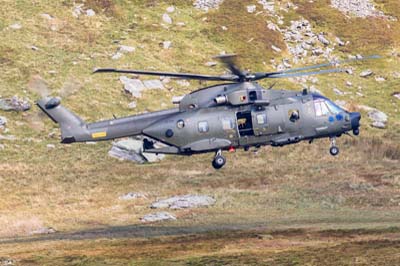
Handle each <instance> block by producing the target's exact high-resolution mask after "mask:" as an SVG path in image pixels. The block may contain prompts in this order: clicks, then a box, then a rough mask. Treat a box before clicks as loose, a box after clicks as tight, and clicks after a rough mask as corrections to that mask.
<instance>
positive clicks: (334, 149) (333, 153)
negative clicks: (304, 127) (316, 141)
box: [329, 138, 339, 156]
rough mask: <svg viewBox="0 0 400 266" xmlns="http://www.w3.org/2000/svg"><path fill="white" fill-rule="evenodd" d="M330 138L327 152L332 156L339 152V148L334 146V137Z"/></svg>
mask: <svg viewBox="0 0 400 266" xmlns="http://www.w3.org/2000/svg"><path fill="white" fill-rule="evenodd" d="M330 140H331V148H330V149H329V152H330V154H331V155H332V156H336V155H338V154H339V148H338V147H337V146H336V138H330Z"/></svg>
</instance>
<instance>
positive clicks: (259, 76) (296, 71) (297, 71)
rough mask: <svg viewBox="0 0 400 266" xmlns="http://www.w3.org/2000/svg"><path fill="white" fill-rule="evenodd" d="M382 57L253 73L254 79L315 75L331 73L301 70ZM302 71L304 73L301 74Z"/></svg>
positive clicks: (376, 56) (374, 57) (372, 56)
mask: <svg viewBox="0 0 400 266" xmlns="http://www.w3.org/2000/svg"><path fill="white" fill-rule="evenodd" d="M380 58H382V57H381V56H379V55H371V56H366V57H363V58H354V59H347V60H342V61H333V62H329V63H324V64H318V65H313V66H307V67H301V68H293V69H289V70H284V71H276V72H264V73H263V72H259V73H255V78H254V80H260V79H265V78H276V77H279V78H283V77H299V76H306V75H316V74H324V73H331V72H326V71H321V72H320V71H317V72H303V71H305V70H312V69H318V68H325V67H330V66H336V65H340V64H345V63H350V62H354V61H362V60H368V59H380ZM334 72H342V71H336V70H334V71H333V73H334ZM291 73H293V75H284V74H291ZM302 73H304V74H302Z"/></svg>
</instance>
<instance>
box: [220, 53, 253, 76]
mask: <svg viewBox="0 0 400 266" xmlns="http://www.w3.org/2000/svg"><path fill="white" fill-rule="evenodd" d="M236 57H237V55H235V54H227V55H219V56H215V57H214V58H215V59H218V60H220V61H221V62H222V63H223V64H225V66H226V67H227V68H228V69H229V71H231V73H232V74H233V75H236V76H238V77H239V78H241V79H243V78H244V77H245V76H246V73H245V72H244V71H242V70H241V69H240V68H239V67H238V66H237V65H236V64H235V59H236Z"/></svg>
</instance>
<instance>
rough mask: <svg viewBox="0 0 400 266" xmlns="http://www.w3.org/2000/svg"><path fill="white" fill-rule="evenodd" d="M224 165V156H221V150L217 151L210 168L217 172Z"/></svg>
mask: <svg viewBox="0 0 400 266" xmlns="http://www.w3.org/2000/svg"><path fill="white" fill-rule="evenodd" d="M225 164H226V159H225V157H224V156H222V154H221V150H219V151H218V152H217V154H216V155H215V157H214V160H213V161H212V166H213V167H214V168H215V169H217V170H218V169H221V168H222V167H223V166H224V165H225Z"/></svg>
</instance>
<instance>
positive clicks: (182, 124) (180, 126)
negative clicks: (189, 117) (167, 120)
mask: <svg viewBox="0 0 400 266" xmlns="http://www.w3.org/2000/svg"><path fill="white" fill-rule="evenodd" d="M176 127H177V128H180V129H182V128H184V127H185V121H183V120H182V119H180V120H178V122H176Z"/></svg>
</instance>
